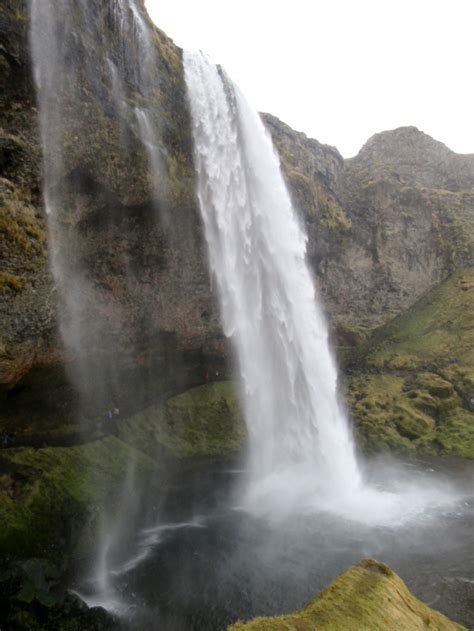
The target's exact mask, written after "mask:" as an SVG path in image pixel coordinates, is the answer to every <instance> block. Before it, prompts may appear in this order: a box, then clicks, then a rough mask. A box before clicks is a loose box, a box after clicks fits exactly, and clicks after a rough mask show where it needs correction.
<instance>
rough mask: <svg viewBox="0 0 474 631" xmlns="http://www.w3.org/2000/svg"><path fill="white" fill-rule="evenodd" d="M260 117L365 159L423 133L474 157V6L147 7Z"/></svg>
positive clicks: (205, 1)
mask: <svg viewBox="0 0 474 631" xmlns="http://www.w3.org/2000/svg"><path fill="white" fill-rule="evenodd" d="M146 4H147V8H148V11H149V13H150V15H151V17H152V18H153V20H154V21H155V23H156V24H157V25H158V26H159V27H160V28H161V29H163V30H164V31H165V32H166V33H167V34H168V35H169V36H170V37H171V38H172V39H174V41H175V42H176V43H177V44H178V45H180V46H182V47H184V48H189V49H201V50H203V51H204V52H206V53H208V54H209V55H210V57H211V58H212V59H213V61H215V62H216V63H220V64H222V65H223V66H224V67H225V68H226V70H227V72H228V73H229V74H230V76H231V77H232V78H233V79H234V81H235V82H236V83H238V84H239V86H240V87H241V88H242V90H243V91H244V92H245V94H246V95H247V98H248V99H249V101H250V102H251V103H252V104H253V105H254V106H255V107H257V108H258V109H259V110H260V111H264V112H270V113H272V114H274V115H275V116H278V118H280V119H282V120H283V121H284V122H286V123H288V124H289V125H291V126H292V127H293V128H294V129H297V130H299V131H304V132H305V133H306V134H307V135H308V136H310V137H313V138H317V139H318V140H319V141H321V142H325V143H328V144H331V145H335V146H336V147H337V148H338V149H339V150H340V151H341V153H342V154H343V155H344V156H345V157H350V156H353V155H355V154H356V153H357V152H358V151H359V149H360V148H361V146H362V145H363V144H364V142H365V141H366V140H367V139H368V138H369V137H370V136H371V135H373V134H374V133H376V132H379V131H382V130H386V129H393V128H395V127H399V126H401V125H416V126H417V127H419V128H420V129H422V130H423V131H425V132H426V133H428V134H430V135H431V136H434V137H435V138H436V139H437V140H441V141H442V142H444V143H446V144H447V145H448V146H449V147H450V148H451V149H453V150H455V151H458V152H462V153H474V124H473V116H474V0H146Z"/></svg>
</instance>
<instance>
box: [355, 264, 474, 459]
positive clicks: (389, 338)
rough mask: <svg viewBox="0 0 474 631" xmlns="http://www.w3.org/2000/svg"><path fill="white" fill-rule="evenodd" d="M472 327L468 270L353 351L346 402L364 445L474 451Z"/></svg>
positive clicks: (472, 285)
mask: <svg viewBox="0 0 474 631" xmlns="http://www.w3.org/2000/svg"><path fill="white" fill-rule="evenodd" d="M473 331H474V268H467V269H463V270H460V271H458V272H456V273H455V274H453V275H452V276H451V277H450V278H448V279H447V280H446V281H445V282H444V283H442V284H441V285H440V286H438V287H436V288H435V289H434V290H432V291H431V292H429V293H428V294H427V295H426V296H425V297H423V298H422V299H421V300H420V301H418V302H417V303H416V304H415V305H413V307H411V308H410V309H408V311H407V312H405V313H404V314H402V315H400V316H398V317H397V318H395V319H394V320H393V321H392V322H390V323H388V324H387V325H385V326H383V327H381V328H380V329H378V330H376V331H375V332H374V333H373V335H372V336H371V337H370V338H369V339H368V341H367V342H366V343H365V344H363V345H362V346H361V347H360V348H359V349H357V350H356V351H355V352H354V353H353V356H352V361H353V363H352V368H351V377H350V379H349V384H348V401H349V406H350V408H351V412H352V416H353V418H354V420H355V425H356V431H357V433H358V435H359V438H360V440H361V442H362V446H363V448H364V449H365V450H367V451H376V450H379V449H395V450H398V451H407V450H408V451H417V452H419V453H437V454H450V455H459V456H464V457H470V458H472V457H474V413H473V412H472V409H471V408H472V404H471V400H472V399H473V398H474V334H473Z"/></svg>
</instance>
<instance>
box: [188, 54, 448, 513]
mask: <svg viewBox="0 0 474 631" xmlns="http://www.w3.org/2000/svg"><path fill="white" fill-rule="evenodd" d="M184 63H185V76H186V81H187V86H188V95H189V101H190V107H191V113H192V118H193V133H194V144H195V150H194V151H195V163H196V169H197V172H198V197H199V203H200V207H201V213H202V218H203V223H204V227H205V235H206V240H207V244H208V252H209V261H210V268H211V271H212V274H213V276H214V277H215V279H216V281H217V288H218V294H219V299H220V308H221V314H222V322H223V327H224V332H225V334H226V335H227V336H228V337H230V338H231V340H232V342H233V345H234V348H235V353H236V358H237V363H238V368H239V372H240V382H241V400H242V404H243V408H244V414H245V419H246V422H247V427H248V432H249V437H250V455H249V469H250V484H249V485H247V487H246V489H245V494H244V502H243V505H244V506H245V507H247V508H251V509H252V510H259V511H266V512H268V513H275V511H277V512H281V511H288V512H292V511H293V510H294V509H296V508H297V509H298V510H302V509H303V510H306V509H309V510H321V509H322V510H325V509H326V510H330V511H332V512H337V513H339V514H342V515H344V516H345V517H349V518H351V519H356V520H361V521H370V522H375V523H390V524H391V525H393V524H394V523H395V522H396V521H397V520H404V519H406V518H409V517H411V516H412V515H413V514H418V513H419V512H420V511H423V510H424V509H425V508H426V507H427V506H428V505H432V504H433V503H434V504H437V503H438V502H440V501H446V500H449V493H444V490H443V491H440V492H438V490H437V489H435V488H429V489H423V490H421V489H420V487H419V486H417V485H416V484H414V485H412V484H408V485H404V487H403V488H398V489H397V488H395V487H393V488H392V489H391V490H389V491H388V490H384V491H382V490H379V489H378V488H375V487H372V486H370V485H368V484H366V483H365V482H364V480H363V476H362V473H361V470H360V468H359V465H358V463H357V459H356V455H355V449H354V444H353V440H352V436H351V432H350V429H349V424H348V421H347V418H346V415H345V413H344V409H343V408H342V406H341V405H340V403H339V401H338V394H337V370H336V366H335V362H334V359H333V357H332V355H331V351H330V348H329V342H328V330H327V324H326V322H325V319H324V316H323V314H322V311H321V307H320V304H319V298H318V295H317V292H316V290H315V287H314V284H313V281H312V279H311V275H310V272H309V269H308V266H307V263H306V261H305V253H306V235H305V232H304V230H303V228H302V226H301V225H300V223H299V221H298V219H297V215H296V212H295V210H294V208H293V206H292V202H291V199H290V196H289V193H288V190H287V188H286V186H285V182H284V180H283V177H282V174H281V171H280V164H279V160H278V157H277V154H276V152H275V150H274V148H273V145H272V141H271V138H270V135H269V133H268V132H267V131H266V129H265V127H264V125H263V123H262V120H261V118H260V116H259V115H258V113H257V112H256V111H254V110H253V109H252V108H251V107H250V106H249V104H248V103H247V101H246V100H245V98H244V97H243V95H242V93H241V92H240V90H239V89H238V88H237V87H236V86H235V85H234V84H233V83H232V82H231V81H230V80H229V78H228V77H227V76H226V75H225V73H224V72H223V71H222V70H221V69H219V68H218V67H216V66H215V65H213V64H212V63H210V62H209V61H208V60H207V59H206V58H205V57H204V55H203V54H201V53H200V54H191V53H185V55H184Z"/></svg>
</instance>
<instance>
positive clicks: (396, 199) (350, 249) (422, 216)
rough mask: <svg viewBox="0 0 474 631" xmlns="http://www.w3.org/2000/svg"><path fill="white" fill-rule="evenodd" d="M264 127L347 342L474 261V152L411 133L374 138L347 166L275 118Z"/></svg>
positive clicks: (326, 299)
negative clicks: (457, 150) (463, 152)
mask: <svg viewBox="0 0 474 631" xmlns="http://www.w3.org/2000/svg"><path fill="white" fill-rule="evenodd" d="M265 121H266V123H267V126H268V128H269V130H270V133H271V134H272V136H273V139H274V142H275V144H276V146H277V148H278V151H279V153H280V156H281V160H282V167H283V170H284V172H285V174H286V177H287V180H288V183H289V185H290V188H291V190H292V193H293V196H294V200H295V202H296V205H297V206H298V207H299V209H300V211H301V214H302V217H303V219H304V221H305V223H306V225H307V228H308V235H309V244H308V252H309V257H310V261H311V263H312V265H313V267H314V271H315V274H316V277H317V278H318V280H319V284H320V287H321V290H322V293H323V296H324V302H325V305H326V308H327V310H328V313H329V316H330V319H331V321H332V322H333V324H334V325H335V327H336V329H339V332H340V335H341V337H340V342H341V343H343V344H344V342H346V343H350V341H351V338H352V339H353V340H354V334H355V333H356V331H357V329H359V328H361V327H362V328H369V329H370V328H373V327H374V326H378V325H380V324H383V323H384V322H386V321H388V320H389V319H390V318H392V317H394V316H395V315H397V314H398V313H400V312H401V311H403V310H404V309H406V308H407V307H409V306H410V305H411V304H413V303H414V302H415V301H416V300H417V299H418V298H419V297H420V296H421V295H422V294H424V293H425V292H426V291H427V290H428V289H430V288H431V287H432V286H434V285H435V284H436V283H438V282H440V281H441V280H443V279H444V278H446V276H447V275H449V274H450V273H451V272H452V271H454V270H455V269H457V268H459V267H464V266H466V265H469V264H472V261H473V260H474V156H472V155H466V156H463V155H458V154H455V153H454V152H452V151H450V150H449V149H448V148H447V147H446V146H445V145H443V144H442V143H440V142H437V141H435V140H433V139H432V138H430V137H429V136H427V135H426V134H424V133H422V132H420V131H418V130H417V129H416V128H415V127H406V128H400V129H396V130H394V131H390V132H383V133H381V134H377V135H375V136H374V137H373V138H371V139H370V140H369V141H368V142H367V144H366V145H365V146H364V147H363V148H362V149H361V151H360V153H359V154H358V155H357V156H356V157H355V158H352V159H350V160H343V159H342V157H341V156H340V155H339V153H338V152H337V151H336V150H335V149H333V148H331V147H327V146H325V145H321V144H319V143H318V142H317V141H315V140H310V139H308V138H306V136H305V135H304V134H301V133H298V132H294V131H293V130H291V129H290V128H289V127H287V126H286V125H284V124H283V123H281V122H280V121H278V120H277V119H275V118H273V117H270V116H268V115H266V116H265ZM354 329H355V330H354ZM355 339H357V336H355Z"/></svg>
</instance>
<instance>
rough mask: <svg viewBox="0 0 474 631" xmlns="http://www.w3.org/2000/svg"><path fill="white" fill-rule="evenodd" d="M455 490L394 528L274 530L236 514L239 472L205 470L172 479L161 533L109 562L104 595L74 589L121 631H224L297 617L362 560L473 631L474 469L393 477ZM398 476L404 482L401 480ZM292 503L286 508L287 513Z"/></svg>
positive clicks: (329, 518)
mask: <svg viewBox="0 0 474 631" xmlns="http://www.w3.org/2000/svg"><path fill="white" fill-rule="evenodd" d="M433 467H436V468H437V469H440V468H441V469H442V471H441V476H443V475H448V476H449V479H451V480H453V479H456V480H457V483H458V488H460V489H461V490H462V495H463V497H461V498H460V499H459V500H458V501H457V502H455V503H453V505H451V506H448V507H444V508H443V507H439V508H438V509H436V508H433V509H430V510H427V511H424V512H422V513H421V514H420V515H418V517H417V518H414V519H412V520H409V521H408V522H407V523H405V524H404V525H401V526H397V527H393V528H392V527H387V526H384V527H380V526H376V527H373V526H369V525H367V524H362V523H357V522H354V521H352V520H348V519H343V518H341V517H337V516H335V515H333V514H331V513H329V512H325V511H323V512H318V511H316V512H313V513H312V514H309V513H307V514H305V515H301V514H297V513H295V514H293V515H291V514H289V515H286V516H285V518H279V519H272V518H270V517H269V516H262V515H260V516H257V515H255V514H252V513H249V512H247V511H244V510H241V509H239V508H236V504H235V501H234V499H235V494H234V493H233V489H234V488H235V486H236V483H238V481H239V480H241V479H242V478H243V477H244V476H245V473H244V472H242V471H241V470H240V469H239V465H238V463H237V464H236V463H235V462H233V463H228V462H227V463H222V462H221V463H215V462H214V463H208V462H207V463H201V464H198V465H196V466H193V467H191V468H188V469H186V470H185V471H183V472H181V473H180V474H179V475H177V476H176V478H175V480H174V483H173V485H172V488H171V489H170V490H169V491H168V493H167V495H166V498H165V500H164V502H163V503H162V504H161V505H160V509H159V511H158V512H159V514H157V515H156V516H155V518H154V519H155V523H154V524H151V525H150V524H147V527H146V528H143V529H141V530H139V531H138V532H137V533H135V534H134V535H130V541H129V543H130V542H132V543H131V544H130V545H129V546H128V547H127V550H122V551H115V556H114V551H111V555H110V559H109V564H108V577H107V588H106V589H104V587H103V586H102V591H101V590H100V589H98V587H97V584H96V583H94V580H90V579H89V580H88V581H81V583H80V584H78V585H77V586H76V588H77V589H78V591H79V592H80V593H81V595H82V596H83V597H85V598H86V600H87V601H88V603H89V604H95V605H102V606H105V607H106V608H109V609H110V610H112V611H115V612H117V613H119V614H120V615H119V619H120V620H121V625H122V626H123V628H124V629H150V630H155V629H156V630H158V629H159V630H160V631H181V630H182V631H198V630H199V631H204V630H205V631H213V630H215V631H217V630H222V629H225V628H226V627H227V625H229V624H231V623H232V622H235V621H236V620H238V619H241V620H246V619H249V618H252V617H254V616H256V615H272V614H281V613H286V612H290V611H293V610H295V609H298V608H300V607H302V606H303V605H305V604H306V603H307V602H308V601H309V600H310V599H312V598H313V597H314V596H315V595H316V593H317V592H318V591H319V590H321V589H322V588H323V587H325V586H326V585H327V584H328V583H329V582H330V581H331V580H332V579H333V578H335V577H336V576H337V575H338V574H339V573H340V572H341V571H343V570H344V569H345V568H346V567H347V566H348V565H350V564H352V563H355V562H357V561H359V560H360V559H362V558H369V557H371V558H375V559H377V560H379V561H383V562H385V563H387V564H389V565H390V566H391V567H392V569H394V570H395V571H396V572H397V573H398V574H399V575H400V576H401V577H402V578H403V580H404V581H405V582H406V583H407V585H408V588H409V589H410V590H411V591H412V592H413V593H414V594H415V595H416V596H417V597H418V598H420V599H421V600H423V601H424V602H425V603H427V604H428V605H429V606H431V607H433V608H435V609H437V610H439V611H441V612H443V613H444V614H446V615H447V616H449V617H450V618H452V619H453V620H455V621H457V622H460V623H462V624H464V625H465V626H466V627H467V628H468V629H472V628H474V544H473V525H474V498H473V497H472V488H473V485H472V482H473V480H474V467H473V466H472V465H471V464H469V463H463V462H450V463H446V462H444V463H443V462H442V461H441V462H438V463H435V464H434V465H433V463H423V464H419V465H416V466H415V465H413V464H408V463H405V464H404V465H403V466H402V467H398V468H395V469H390V467H388V468H387V467H385V472H386V475H389V474H390V472H392V473H393V472H398V473H397V475H404V474H405V473H406V474H407V475H410V476H411V477H413V476H415V477H416V476H419V477H420V479H426V478H428V479H430V478H431V477H433V479H434V476H439V475H440V472H439V471H434V468H433ZM400 472H401V473H400ZM284 501H285V498H284V497H282V502H284Z"/></svg>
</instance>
